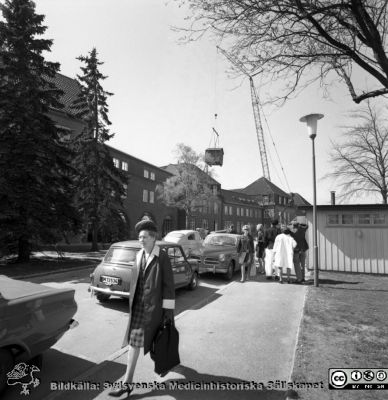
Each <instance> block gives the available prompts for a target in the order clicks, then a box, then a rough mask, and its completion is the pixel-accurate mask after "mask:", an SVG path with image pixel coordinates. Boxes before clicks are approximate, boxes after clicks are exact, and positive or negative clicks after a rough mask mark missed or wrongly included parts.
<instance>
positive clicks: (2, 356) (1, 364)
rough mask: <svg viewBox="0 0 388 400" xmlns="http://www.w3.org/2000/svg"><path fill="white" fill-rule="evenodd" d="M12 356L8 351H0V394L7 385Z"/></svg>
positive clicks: (12, 361) (11, 366)
mask: <svg viewBox="0 0 388 400" xmlns="http://www.w3.org/2000/svg"><path fill="white" fill-rule="evenodd" d="M13 363H14V360H13V355H12V353H11V351H10V350H8V349H0V393H1V392H2V391H3V390H4V389H5V386H6V384H7V373H8V372H10V371H11V370H12V368H13Z"/></svg>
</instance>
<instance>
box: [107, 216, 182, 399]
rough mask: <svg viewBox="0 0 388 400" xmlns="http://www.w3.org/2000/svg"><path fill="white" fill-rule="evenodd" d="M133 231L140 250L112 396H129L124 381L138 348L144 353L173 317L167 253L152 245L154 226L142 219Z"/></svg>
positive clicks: (128, 377)
mask: <svg viewBox="0 0 388 400" xmlns="http://www.w3.org/2000/svg"><path fill="white" fill-rule="evenodd" d="M135 230H136V232H137V233H138V235H139V242H140V244H141V247H142V249H141V250H140V251H139V252H138V253H137V255H136V262H135V265H134V268H133V269H132V278H131V283H130V290H129V293H130V297H129V321H128V326H127V331H126V333H125V337H124V342H123V346H122V347H125V346H126V345H128V344H129V348H128V358H127V369H126V372H125V375H124V378H123V381H122V384H121V385H120V386H121V387H119V388H118V389H116V390H112V391H111V392H110V393H109V396H113V397H120V396H121V395H123V394H124V393H127V395H128V396H129V394H130V393H131V391H132V389H131V388H130V387H129V385H128V384H129V383H132V380H133V375H134V372H135V368H136V363H137V359H138V357H139V353H140V348H141V347H143V348H144V354H147V353H148V352H149V351H150V349H151V344H152V341H153V339H154V337H155V335H156V333H157V332H158V329H159V327H160V326H161V325H162V324H163V321H164V320H167V319H170V320H173V318H174V308H175V289H174V279H173V273H172V268H171V264H170V259H169V257H168V255H167V254H166V253H165V252H164V251H162V250H161V249H160V248H159V247H158V246H157V245H156V244H155V241H156V233H157V228H156V225H155V223H154V222H153V221H150V220H143V221H140V222H138V223H137V224H136V226H135Z"/></svg>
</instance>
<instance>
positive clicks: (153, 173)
mask: <svg viewBox="0 0 388 400" xmlns="http://www.w3.org/2000/svg"><path fill="white" fill-rule="evenodd" d="M150 179H151V181H154V180H155V172H151V173H150Z"/></svg>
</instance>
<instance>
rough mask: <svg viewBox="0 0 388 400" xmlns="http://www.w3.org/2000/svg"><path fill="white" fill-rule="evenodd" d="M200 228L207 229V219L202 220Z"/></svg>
mask: <svg viewBox="0 0 388 400" xmlns="http://www.w3.org/2000/svg"><path fill="white" fill-rule="evenodd" d="M202 228H203V229H208V228H209V222H208V220H207V219H203V220H202Z"/></svg>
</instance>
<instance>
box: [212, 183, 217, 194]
mask: <svg viewBox="0 0 388 400" xmlns="http://www.w3.org/2000/svg"><path fill="white" fill-rule="evenodd" d="M212 190H213V196H217V193H218V188H217V185H213V186H212Z"/></svg>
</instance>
